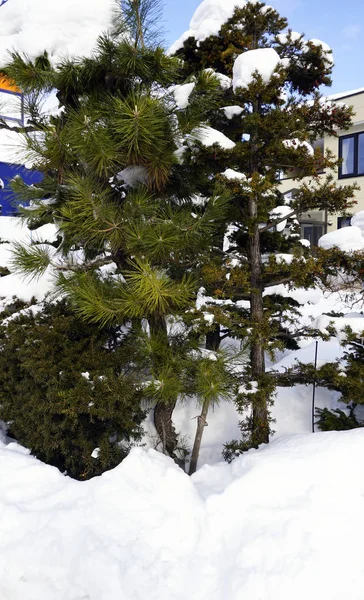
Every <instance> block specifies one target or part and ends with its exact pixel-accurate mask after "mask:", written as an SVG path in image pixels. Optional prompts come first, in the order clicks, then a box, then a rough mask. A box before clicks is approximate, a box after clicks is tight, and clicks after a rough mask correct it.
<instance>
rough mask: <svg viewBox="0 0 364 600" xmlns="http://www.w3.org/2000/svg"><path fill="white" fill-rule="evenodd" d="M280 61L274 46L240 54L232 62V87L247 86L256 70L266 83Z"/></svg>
mask: <svg viewBox="0 0 364 600" xmlns="http://www.w3.org/2000/svg"><path fill="white" fill-rule="evenodd" d="M279 63H280V58H279V55H278V53H277V52H276V51H275V50H274V48H259V49H257V50H248V51H247V52H243V53H242V54H240V55H239V56H238V57H237V59H236V60H235V62H234V67H233V87H234V90H235V89H236V88H238V87H247V86H248V85H249V84H250V83H251V82H252V81H253V78H254V74H255V73H256V72H258V73H259V75H260V76H261V77H262V79H263V81H264V83H268V82H269V80H270V78H271V77H272V75H273V73H274V71H275V69H276V68H277V66H278V65H279Z"/></svg>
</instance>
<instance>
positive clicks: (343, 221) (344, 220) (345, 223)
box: [337, 217, 351, 229]
mask: <svg viewBox="0 0 364 600" xmlns="http://www.w3.org/2000/svg"><path fill="white" fill-rule="evenodd" d="M350 226H351V217H338V218H337V228H338V229H342V228H343V227H350Z"/></svg>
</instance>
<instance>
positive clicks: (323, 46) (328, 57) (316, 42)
mask: <svg viewBox="0 0 364 600" xmlns="http://www.w3.org/2000/svg"><path fill="white" fill-rule="evenodd" d="M309 42H310V43H311V44H312V45H313V46H319V47H320V48H321V49H322V52H323V55H324V57H325V61H326V62H327V63H328V64H329V65H333V64H334V57H333V55H332V51H331V48H330V46H329V45H328V44H326V43H325V42H322V41H321V40H317V39H312V40H309Z"/></svg>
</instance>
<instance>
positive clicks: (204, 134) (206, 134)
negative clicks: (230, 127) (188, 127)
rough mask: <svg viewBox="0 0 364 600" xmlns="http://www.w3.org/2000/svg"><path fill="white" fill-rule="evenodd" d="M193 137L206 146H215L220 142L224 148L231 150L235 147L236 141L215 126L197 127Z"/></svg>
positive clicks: (192, 134)
mask: <svg viewBox="0 0 364 600" xmlns="http://www.w3.org/2000/svg"><path fill="white" fill-rule="evenodd" d="M191 138H192V140H193V139H196V140H198V141H199V142H201V144H203V145H204V146H207V147H209V146H213V144H219V146H221V148H223V149H224V150H231V149H232V148H234V146H235V143H234V142H233V141H232V140H230V139H229V138H228V137H227V136H226V135H224V134H223V133H222V132H221V131H218V130H217V129H213V127H209V126H207V125H206V126H203V127H196V128H195V129H194V130H193V131H192V133H191Z"/></svg>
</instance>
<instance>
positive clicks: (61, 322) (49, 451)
mask: <svg viewBox="0 0 364 600" xmlns="http://www.w3.org/2000/svg"><path fill="white" fill-rule="evenodd" d="M33 311H34V314H33V312H32V310H28V311H27V310H23V311H22V312H21V313H19V314H18V315H17V316H13V317H11V318H10V320H9V321H8V322H7V323H6V324H5V325H3V326H1V328H0V339H1V351H0V388H1V392H0V406H1V408H0V418H1V419H2V420H3V421H5V422H6V423H8V427H9V435H10V436H13V437H15V438H16V440H18V441H19V443H21V444H23V445H24V446H26V447H27V448H29V449H30V450H31V451H32V453H33V454H34V455H35V456H37V457H38V458H39V459H41V460H43V461H45V462H47V463H49V464H52V465H54V466H56V467H58V468H59V469H60V470H61V471H62V472H64V471H66V472H67V473H68V474H69V475H70V476H71V477H74V478H76V479H88V478H90V477H92V476H94V475H100V474H101V473H103V472H104V471H105V470H107V469H110V468H112V467H115V466H116V465H117V464H118V463H119V462H120V461H121V460H122V459H123V458H124V457H125V456H126V454H127V453H128V450H129V446H130V444H131V443H132V444H135V443H137V441H138V440H139V439H140V437H141V434H142V431H143V430H142V427H141V422H142V420H143V419H144V417H145V412H144V411H143V409H142V407H141V406H142V395H141V389H140V386H138V380H137V379H136V378H135V376H133V374H132V368H131V366H132V364H133V361H139V362H140V357H138V354H137V352H138V347H137V346H135V344H130V340H128V336H125V334H123V332H122V331H121V330H120V328H118V327H113V328H103V329H100V328H96V327H93V326H91V325H89V324H87V323H85V322H84V321H82V320H81V319H80V318H77V317H76V316H75V314H74V312H73V311H72V309H71V308H70V306H69V304H68V303H67V302H66V301H64V300H63V301H61V302H58V303H49V304H46V305H45V306H44V307H42V306H38V307H35V308H33ZM120 338H123V342H122V343H120Z"/></svg>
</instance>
